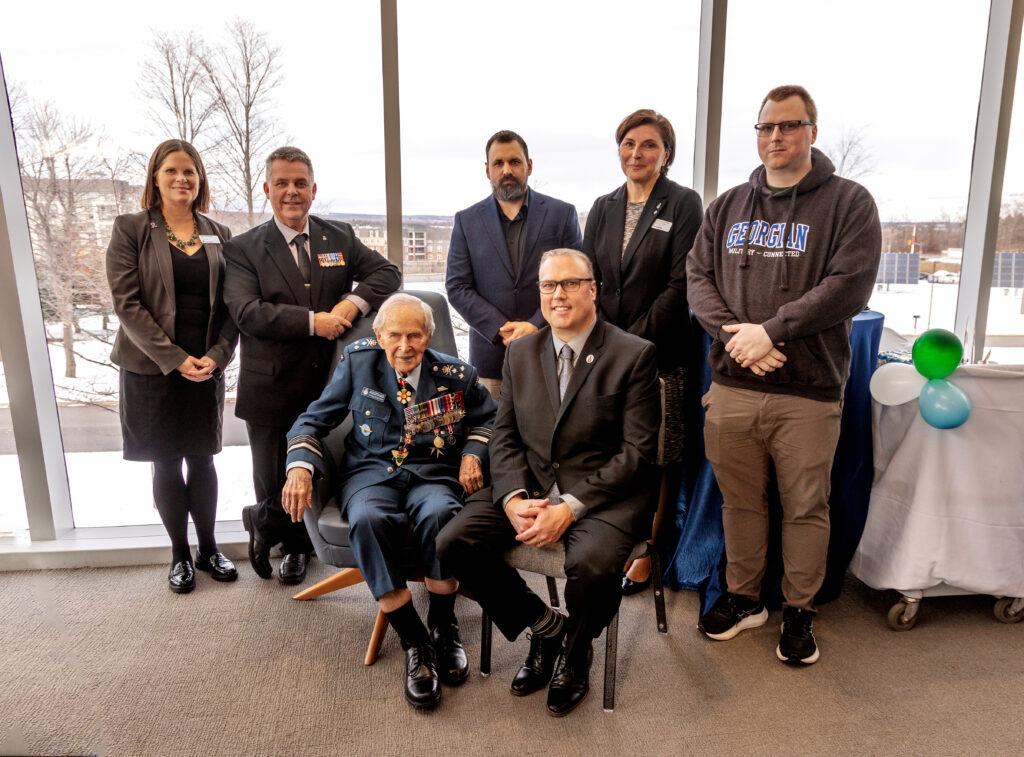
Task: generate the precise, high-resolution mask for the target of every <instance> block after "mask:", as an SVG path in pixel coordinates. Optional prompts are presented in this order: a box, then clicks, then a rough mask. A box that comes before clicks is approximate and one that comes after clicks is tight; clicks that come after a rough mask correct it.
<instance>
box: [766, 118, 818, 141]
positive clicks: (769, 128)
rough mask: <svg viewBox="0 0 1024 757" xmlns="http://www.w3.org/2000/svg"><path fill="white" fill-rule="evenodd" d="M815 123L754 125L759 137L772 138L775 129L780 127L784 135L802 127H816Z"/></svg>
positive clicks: (796, 122) (783, 122) (789, 122)
mask: <svg viewBox="0 0 1024 757" xmlns="http://www.w3.org/2000/svg"><path fill="white" fill-rule="evenodd" d="M814 125H815V124H814V121H782V122H781V123H777V124H770V123H767V122H765V123H763V124H754V131H756V132H757V136H759V137H770V136H771V135H772V134H774V133H775V127H776V126H778V127H779V131H781V132H782V133H783V134H787V135H788V134H792V133H793V132H794V131H796V130H797V129H799V128H800V127H801V126H814Z"/></svg>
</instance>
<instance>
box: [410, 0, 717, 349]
mask: <svg viewBox="0 0 1024 757" xmlns="http://www.w3.org/2000/svg"><path fill="white" fill-rule="evenodd" d="M398 10H399V14H398V31H399V55H400V64H399V71H400V72H401V97H402V197H403V213H404V214H405V216H406V218H405V219H404V220H405V223H406V225H410V226H415V227H417V228H421V229H422V230H425V231H427V232H428V235H427V241H428V244H429V242H430V241H431V240H434V239H435V238H436V242H437V251H436V253H433V254H437V255H439V256H440V255H444V256H446V255H447V250H448V246H447V245H448V239H449V237H450V234H451V224H452V216H454V214H455V213H456V212H457V211H459V210H462V209H463V208H466V207H468V206H469V205H471V204H473V203H475V202H477V201H479V200H480V199H482V198H484V197H486V196H487V195H489V194H490V191H491V186H490V184H489V183H488V180H487V177H486V176H485V174H484V163H485V156H484V146H485V144H486V142H487V138H488V137H490V136H491V135H492V134H494V133H495V132H496V131H498V130H500V129H511V130H513V131H515V132H518V133H519V134H520V135H522V137H523V138H524V139H525V140H526V142H527V144H528V145H529V148H530V157H531V158H532V159H533V175H532V176H531V177H530V180H529V183H530V186H531V187H533V188H534V189H535V190H537V191H539V192H542V193H544V194H548V195H552V196H554V197H557V198H558V199H561V200H565V201H566V202H570V203H572V204H574V205H575V206H576V209H577V211H578V213H579V215H580V221H581V223H582V222H584V220H585V214H586V213H587V211H589V210H590V207H591V205H592V204H593V202H594V200H595V199H596V198H597V197H598V196H600V195H603V194H606V193H608V192H611V191H612V190H613V189H615V188H616V187H618V186H619V185H621V184H622V183H623V182H624V181H625V179H624V178H623V175H622V172H621V170H620V168H619V160H618V152H617V148H616V145H615V127H616V126H618V124H619V122H620V121H621V120H622V118H623V117H624V116H626V115H628V114H629V113H631V112H632V111H634V110H636V109H637V108H653V109H655V110H657V111H659V112H661V113H663V114H664V115H665V116H667V117H668V118H669V120H671V121H672V124H673V127H674V128H675V131H676V138H677V140H678V143H679V144H678V146H677V150H678V154H677V155H676V158H675V162H674V164H673V166H672V169H671V172H670V174H669V176H670V178H672V179H674V180H675V181H677V182H679V183H681V184H686V185H688V184H689V183H690V181H691V167H692V165H693V127H694V119H695V92H696V82H697V44H698V32H699V23H700V4H699V3H678V2H669V1H668V0H657V1H656V2H647V3H644V4H643V5H642V7H640V6H638V7H637V8H634V9H630V10H629V11H625V10H624V8H623V7H622V6H621V5H618V4H614V3H590V4H588V5H586V6H583V5H579V4H574V3H551V2H539V1H538V0H527V1H526V2H520V3H516V4H514V5H500V4H491V3H480V2H472V1H468V0H462V1H459V2H444V3H441V4H437V3H421V2H413V1H410V0H402V1H401V2H399V4H398ZM431 254H432V252H431V250H430V249H429V247H428V248H427V250H426V255H431ZM427 262H428V263H429V262H430V261H429V260H428V261H427ZM443 271H444V266H443V264H442V265H436V266H430V265H427V264H424V265H422V266H418V267H417V266H410V265H409V260H408V259H407V261H406V280H407V282H409V283H408V284H407V285H408V286H410V287H414V286H415V287H418V288H432V289H436V290H439V291H443V290H444V283H443V282H444V273H443ZM459 325H462V324H459V323H457V326H459ZM467 339H468V337H466V336H465V331H464V325H463V344H462V345H461V346H460V349H463V350H464V349H465V347H466V340H467ZM462 356H463V357H467V354H466V353H465V352H463V355H462Z"/></svg>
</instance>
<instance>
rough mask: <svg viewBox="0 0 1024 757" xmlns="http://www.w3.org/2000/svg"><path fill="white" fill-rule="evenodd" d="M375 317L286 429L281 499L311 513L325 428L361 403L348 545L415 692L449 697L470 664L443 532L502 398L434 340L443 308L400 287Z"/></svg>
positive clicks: (349, 449)
mask: <svg viewBox="0 0 1024 757" xmlns="http://www.w3.org/2000/svg"><path fill="white" fill-rule="evenodd" d="M373 329H374V333H375V334H376V338H375V339H362V340H360V341H358V342H356V343H354V344H351V345H349V346H348V347H347V348H346V349H345V354H344V355H343V356H342V358H341V361H340V362H339V363H338V367H337V368H336V369H335V371H334V377H333V378H332V379H331V383H330V384H329V385H328V386H327V389H325V390H324V393H323V394H322V395H321V397H320V399H318V400H317V401H316V402H314V403H313V404H311V405H310V406H309V409H308V410H306V412H305V413H303V414H302V415H300V416H299V418H298V420H296V421H295V425H294V426H292V428H291V430H290V431H289V432H288V458H287V466H288V480H287V482H286V484H285V487H284V491H283V492H282V496H281V501H282V505H283V506H284V509H285V511H287V512H288V514H289V515H290V516H291V518H292V520H293V522H296V523H301V522H302V514H303V511H304V510H305V508H306V507H308V506H309V502H310V498H311V495H312V483H313V479H312V477H313V475H314V474H315V473H322V472H323V466H324V458H323V444H322V441H321V440H322V439H324V437H326V436H327V435H328V434H329V433H330V432H331V430H332V429H334V428H335V427H336V426H338V425H339V424H340V423H341V422H342V421H344V420H345V418H346V417H347V416H348V415H349V413H352V415H353V427H352V431H351V432H350V433H349V434H348V436H347V437H345V458H344V462H343V463H342V470H343V473H344V481H343V483H342V485H341V494H340V501H341V507H342V513H343V514H344V515H345V517H346V518H347V519H348V522H349V545H350V546H351V547H352V552H353V554H354V555H355V558H356V563H357V564H358V566H359V570H360V571H361V572H362V574H363V577H364V578H365V579H366V585H367V586H368V587H369V588H370V592H371V593H372V594H373V597H374V599H376V600H377V601H378V602H379V603H380V609H381V610H382V611H384V612H385V613H386V614H387V616H388V620H389V621H390V623H391V626H392V627H393V628H394V629H395V630H396V631H397V632H398V635H399V637H400V638H401V640H402V647H403V649H405V651H406V675H405V697H406V699H407V700H408V702H409V703H410V704H411V705H413V706H414V707H417V708H427V707H432V706H433V705H434V704H436V703H437V701H438V699H439V698H440V695H441V689H440V686H439V680H440V682H443V683H445V684H447V685H449V686H458V685H459V684H461V683H463V682H464V681H465V680H466V677H467V676H468V675H469V664H468V661H467V659H466V653H465V651H464V650H463V647H462V641H461V639H460V637H459V626H458V622H457V621H456V619H455V612H454V610H455V592H456V590H457V589H458V587H459V583H458V581H456V580H455V579H454V578H452V577H451V574H450V573H445V572H444V571H443V570H442V568H441V566H440V564H439V563H438V559H437V555H436V551H435V547H434V540H435V538H436V537H437V533H438V531H440V529H441V527H442V526H444V524H445V523H447V522H448V521H449V520H451V519H452V518H453V517H454V516H455V514H456V513H457V512H458V511H459V510H460V509H461V508H462V501H463V498H464V496H465V495H466V494H472V493H473V492H475V491H478V490H479V489H480V488H481V487H482V486H483V484H484V477H483V471H484V469H485V468H486V466H487V444H488V442H489V441H490V438H491V426H492V424H493V423H494V412H495V404H494V400H493V399H491V396H490V395H489V394H488V393H487V390H486V389H484V387H483V386H481V384H480V382H479V381H478V380H477V376H476V371H474V370H473V368H472V366H470V365H467V364H466V363H464V362H462V361H461V360H459V359H458V358H456V357H452V356H450V355H443V354H441V353H439V352H435V351H433V350H431V349H429V348H428V347H429V344H430V337H431V335H432V334H433V331H434V317H433V312H432V311H431V309H430V306H429V305H426V304H425V303H424V302H423V301H422V300H420V299H418V298H416V297H413V296H412V295H409V294H403V293H399V294H395V295H393V296H391V297H390V298H388V300H387V301H385V302H384V304H383V305H381V308H380V311H379V312H378V314H377V317H376V319H374V322H373ZM410 529H411V532H412V535H411V538H410V536H409V532H410ZM410 541H411V545H410V546H411V547H412V548H413V549H414V550H415V552H416V555H417V557H418V559H419V564H420V565H421V566H422V569H423V573H424V575H425V582H426V584H427V589H428V591H429V592H430V607H429V610H428V614H427V627H425V626H424V625H423V622H422V621H421V620H420V617H419V615H417V613H416V609H415V608H414V607H413V604H412V595H411V594H410V593H409V589H408V588H407V587H406V579H405V573H404V571H403V564H402V550H403V548H404V547H405V546H406V543H407V542H410ZM428 627H429V631H428Z"/></svg>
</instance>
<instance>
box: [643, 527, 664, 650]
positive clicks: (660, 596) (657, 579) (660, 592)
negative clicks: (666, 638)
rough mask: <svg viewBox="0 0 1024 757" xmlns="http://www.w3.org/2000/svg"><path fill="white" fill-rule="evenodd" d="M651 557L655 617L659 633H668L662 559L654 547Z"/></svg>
mask: <svg viewBox="0 0 1024 757" xmlns="http://www.w3.org/2000/svg"><path fill="white" fill-rule="evenodd" d="M647 551H648V553H649V554H650V556H651V578H652V579H653V580H652V584H653V586H652V588H653V590H654V616H655V618H656V619H657V621H658V633H666V634H667V633H668V617H667V616H666V615H665V587H664V586H662V584H661V558H660V557H658V550H657V549H655V548H654V547H653V546H651V547H649V548H648V550H647Z"/></svg>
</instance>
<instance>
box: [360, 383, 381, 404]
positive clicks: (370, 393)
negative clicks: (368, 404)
mask: <svg viewBox="0 0 1024 757" xmlns="http://www.w3.org/2000/svg"><path fill="white" fill-rule="evenodd" d="M361 394H362V395H363V396H364V397H369V398H370V399H371V400H377V402H383V401H384V396H385V395H384V392H378V391H377V390H376V389H371V388H370V387H368V386H364V387H363V391H362V392H361Z"/></svg>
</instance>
